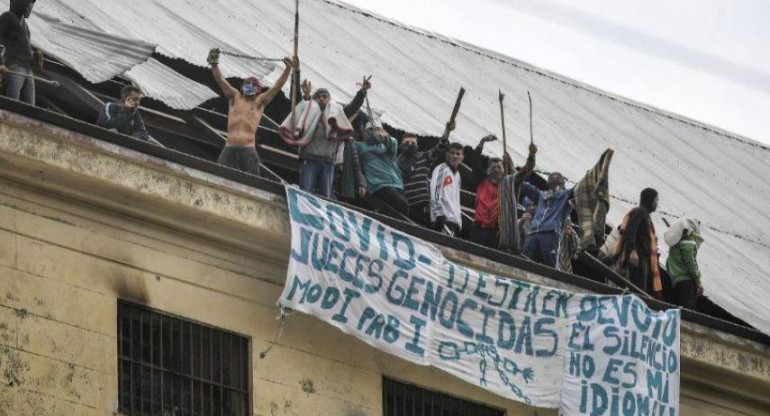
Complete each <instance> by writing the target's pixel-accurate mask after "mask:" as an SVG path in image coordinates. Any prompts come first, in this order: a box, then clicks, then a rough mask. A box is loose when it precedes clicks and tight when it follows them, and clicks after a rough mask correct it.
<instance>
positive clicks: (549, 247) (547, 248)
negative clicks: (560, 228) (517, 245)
mask: <svg viewBox="0 0 770 416" xmlns="http://www.w3.org/2000/svg"><path fill="white" fill-rule="evenodd" d="M558 250H559V234H556V233H555V232H552V231H551V232H544V233H535V234H529V235H528V236H527V238H526V239H525V240H524V248H523V249H522V251H523V252H524V255H525V256H527V257H528V258H529V259H530V260H532V261H535V262H538V263H540V264H545V265H548V266H551V267H556V252H557V251H558Z"/></svg>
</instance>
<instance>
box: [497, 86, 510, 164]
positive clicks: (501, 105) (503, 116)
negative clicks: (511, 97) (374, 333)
mask: <svg viewBox="0 0 770 416" xmlns="http://www.w3.org/2000/svg"><path fill="white" fill-rule="evenodd" d="M497 91H498V92H499V94H500V95H499V98H500V121H501V123H502V125H503V155H505V153H506V152H507V151H508V140H507V139H506V134H505V111H504V108H503V100H504V99H505V95H504V94H503V91H502V90H497ZM505 170H506V173H510V172H508V164H505Z"/></svg>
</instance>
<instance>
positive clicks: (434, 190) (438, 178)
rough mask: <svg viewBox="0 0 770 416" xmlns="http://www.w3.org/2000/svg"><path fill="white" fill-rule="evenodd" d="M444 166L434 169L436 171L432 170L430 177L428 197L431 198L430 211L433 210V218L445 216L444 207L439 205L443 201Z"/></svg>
mask: <svg viewBox="0 0 770 416" xmlns="http://www.w3.org/2000/svg"><path fill="white" fill-rule="evenodd" d="M443 166H444V165H439V166H437V167H436V169H434V170H433V174H432V175H431V177H430V194H431V195H430V196H431V198H430V199H431V202H430V205H431V210H433V214H434V216H435V217H442V216H445V215H446V214H445V213H444V206H443V205H442V204H441V202H442V200H443V199H444V198H443V196H444V192H443V189H442V188H443V187H444V170H445V169H443Z"/></svg>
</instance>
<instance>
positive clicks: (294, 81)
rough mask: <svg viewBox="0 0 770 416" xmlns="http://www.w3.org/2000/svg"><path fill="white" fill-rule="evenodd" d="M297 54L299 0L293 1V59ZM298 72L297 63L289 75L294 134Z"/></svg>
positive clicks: (292, 132)
mask: <svg viewBox="0 0 770 416" xmlns="http://www.w3.org/2000/svg"><path fill="white" fill-rule="evenodd" d="M298 56H299V0H295V1H294V59H295V60H297V59H298ZM298 73H299V65H297V69H295V70H294V74H293V75H292V77H291V81H292V82H291V134H292V136H293V135H294V134H295V132H296V130H297V116H296V110H295V107H296V106H297V88H299V85H297V84H299V82H300V80H299V79H296V78H297V74H298Z"/></svg>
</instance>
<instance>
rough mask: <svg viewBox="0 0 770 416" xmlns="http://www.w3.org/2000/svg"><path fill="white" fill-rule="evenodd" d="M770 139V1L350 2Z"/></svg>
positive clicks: (607, 87)
mask: <svg viewBox="0 0 770 416" xmlns="http://www.w3.org/2000/svg"><path fill="white" fill-rule="evenodd" d="M345 1H347V2H348V3H351V4H354V5H356V6H359V7H361V8H364V9H368V10H371V11H374V12H376V13H378V14H381V15H384V16H387V17H390V18H393V19H395V20H398V21H400V22H403V23H406V24H409V25H412V26H417V27H421V28H424V29H428V30H431V31H434V32H439V33H442V34H444V35H447V36H450V37H453V38H457V39H460V40H463V41H466V42H469V43H472V44H475V45H478V46H482V47H484V48H488V49H492V50H495V51H499V52H502V53H504V54H506V55H508V56H511V57H513V58H516V59H519V60H522V61H525V62H528V63H531V64H533V65H536V66H539V67H542V68H544V69H547V70H550V71H553V72H556V73H560V74H563V75H566V76H568V77H571V78H574V79H577V80H579V81H582V82H585V83H588V84H591V85H594V86H596V87H599V88H601V89H604V90H607V91H610V92H613V93H616V94H619V95H622V96H625V97H629V98H632V99H634V100H637V101H641V102H644V103H647V104H651V105H653V106H656V107H659V108H662V109H665V110H669V111H672V112H675V113H678V114H682V115H684V116H687V117H690V118H693V119H696V120H699V121H702V122H704V123H707V124H711V125H714V126H717V127H721V128H723V129H726V130H729V131H732V132H734V133H737V134H740V135H743V136H746V137H748V138H751V139H754V140H757V141H760V142H763V143H766V144H770V24H768V21H767V20H768V18H770V0H644V1H642V0H580V1H568V0H345Z"/></svg>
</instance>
